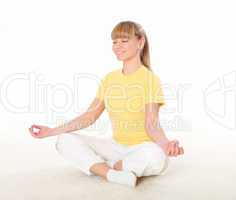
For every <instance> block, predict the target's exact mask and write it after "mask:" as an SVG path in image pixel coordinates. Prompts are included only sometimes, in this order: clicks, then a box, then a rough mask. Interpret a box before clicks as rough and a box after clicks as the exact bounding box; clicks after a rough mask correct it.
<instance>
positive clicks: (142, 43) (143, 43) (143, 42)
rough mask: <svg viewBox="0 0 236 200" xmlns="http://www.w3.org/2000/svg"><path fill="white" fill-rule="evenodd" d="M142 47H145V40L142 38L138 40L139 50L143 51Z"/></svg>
mask: <svg viewBox="0 0 236 200" xmlns="http://www.w3.org/2000/svg"><path fill="white" fill-rule="evenodd" d="M144 45H145V38H144V37H143V36H142V37H141V38H140V44H139V49H140V50H141V49H143V47H144Z"/></svg>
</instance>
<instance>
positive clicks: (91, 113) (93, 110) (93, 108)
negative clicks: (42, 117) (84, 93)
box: [52, 98, 105, 135]
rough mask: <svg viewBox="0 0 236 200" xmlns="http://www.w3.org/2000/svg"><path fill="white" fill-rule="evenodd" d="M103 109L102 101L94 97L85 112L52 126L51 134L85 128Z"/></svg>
mask: <svg viewBox="0 0 236 200" xmlns="http://www.w3.org/2000/svg"><path fill="white" fill-rule="evenodd" d="M104 109H105V106H104V101H101V100H99V99H98V98H95V99H94V100H93V101H92V103H91V104H90V106H89V108H88V109H87V111H86V112H84V113H83V114H82V115H80V116H78V117H76V118H75V119H73V120H71V121H70V122H68V123H66V124H63V125H61V126H59V127H55V128H53V131H52V134H55V135H57V134H60V133H68V132H72V131H76V130H80V129H83V128H87V127H88V126H90V125H92V124H93V123H94V122H95V121H96V120H97V119H98V118H99V116H100V115H101V114H102V112H103V111H104Z"/></svg>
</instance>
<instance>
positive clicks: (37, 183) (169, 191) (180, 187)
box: [0, 133, 236, 200]
mask: <svg viewBox="0 0 236 200" xmlns="http://www.w3.org/2000/svg"><path fill="white" fill-rule="evenodd" d="M178 138H180V140H181V143H184V144H185V145H184V147H185V155H184V156H182V157H177V158H171V163H170V166H169V168H168V170H167V171H166V174H164V175H162V176H152V177H145V178H142V179H141V181H140V182H139V183H138V185H137V187H136V188H135V189H132V188H128V187H125V186H122V185H117V184H113V183H108V182H106V181H104V180H103V179H101V178H100V177H97V176H92V177H88V176H86V175H84V174H82V173H81V172H80V171H79V170H78V169H77V168H76V166H73V165H71V164H70V163H68V162H66V161H65V160H63V158H61V157H60V156H59V155H58V154H57V152H56V150H55V148H54V142H55V139H56V138H47V139H43V140H42V139H41V140H37V139H34V138H27V139H26V140H15V141H13V140H9V139H6V138H5V139H2V140H0V145H1V146H0V149H1V151H0V159H1V166H0V169H1V171H0V199H1V200H38V199H43V200H80V199H83V200H87V199H91V200H93V199H102V200H106V199H112V200H121V199H129V200H131V199H135V200H138V199H145V200H148V199H150V200H153V199H155V200H156V199H162V200H171V199H179V200H185V199H186V200H193V199H196V200H203V199H206V200H209V199H214V200H235V199H236V191H235V180H236V179H235V178H236V161H235V155H236V150H235V149H236V148H235V139H236V136H234V135H227V137H222V136H221V135H216V134H215V138H214V140H213V139H212V136H211V135H204V134H202V135H201V136H200V135H199V134H193V133H183V134H181V135H179V136H178ZM217 138H218V139H217ZM223 138H224V139H223Z"/></svg>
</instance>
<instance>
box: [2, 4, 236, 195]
mask: <svg viewBox="0 0 236 200" xmlns="http://www.w3.org/2000/svg"><path fill="white" fill-rule="evenodd" d="M235 10H236V6H235V2H234V1H229V0H225V1H209V0H205V1H201V0H199V1H183V0H180V1H123V0H121V1H92V0H88V1H84V2H83V3H81V2H79V1H51V0H50V1H1V3H0V84H1V85H0V87H1V88H0V89H1V102H0V113H1V126H0V145H1V146H0V149H2V150H1V151H0V155H1V157H0V159H3V162H1V168H2V169H4V170H5V172H6V173H12V172H13V171H14V172H15V170H16V165H17V166H18V170H19V173H20V172H22V171H24V170H26V168H25V165H24V164H26V163H28V162H31V164H32V166H31V169H33V166H34V167H38V164H36V163H37V162H38V161H39V162H40V163H41V164H40V165H41V166H43V167H45V163H43V160H44V159H45V156H46V155H47V156H48V158H53V157H54V156H55V152H53V153H52V148H53V147H52V146H53V143H54V140H55V138H47V139H44V140H37V139H34V138H32V137H31V136H30V134H29V133H28V127H30V126H31V125H32V124H41V125H48V126H54V125H56V124H57V123H58V120H59V121H60V120H70V119H72V118H74V117H76V116H78V115H79V114H81V113H82V112H83V110H84V109H86V108H87V107H88V106H89V104H90V102H91V101H92V100H93V98H94V97H95V92H96V89H97V87H98V82H96V81H99V80H100V79H101V78H102V77H103V76H104V75H105V74H106V73H108V72H110V71H112V70H114V69H117V68H119V67H121V66H122V63H120V62H118V61H117V60H116V57H115V56H114V55H113V52H112V50H111V45H112V40H111V38H110V33H111V31H112V28H113V27H114V26H115V25H116V24H117V23H118V22H120V21H122V20H133V21H136V22H138V23H140V24H141V25H142V26H143V28H144V29H145V31H146V33H147V36H148V39H149V43H150V50H151V64H152V69H153V70H154V71H155V73H156V74H158V75H159V76H160V78H161V81H162V84H163V87H164V93H165V96H166V102H167V105H166V107H165V108H163V109H162V110H161V112H162V113H161V117H162V120H163V124H164V122H166V121H170V123H175V122H174V121H171V120H174V119H175V117H177V119H179V120H180V121H181V122H183V123H184V124H180V125H178V126H177V127H176V126H175V124H172V125H171V127H168V126H165V125H163V126H164V129H165V130H166V134H167V135H168V136H169V137H170V138H177V139H179V140H180V141H181V143H182V145H183V146H184V147H185V151H186V158H188V156H189V158H191V159H193V160H194V159H198V161H197V162H196V163H198V164H199V162H201V157H204V159H205V160H207V161H208V162H209V163H211V159H212V160H213V161H214V162H213V163H214V164H213V165H212V166H215V167H216V166H217V165H218V164H219V163H220V164H221V165H223V164H222V163H224V166H231V167H230V168H229V169H228V170H229V171H228V172H229V173H230V175H229V177H233V176H234V177H235V162H234V163H233V162H232V160H231V159H232V158H233V155H234V154H235V153H236V150H235V144H236V141H235V139H236V131H235V130H236V59H235V55H236V37H235V35H236V26H235V24H236V20H235V19H236V12H235ZM80 75H82V76H83V77H85V78H84V79H83V80H82V79H81V80H80V82H79V83H78V82H74V78H75V77H77V76H80ZM29 77H31V81H29V79H30V78H29ZM34 87H35V88H34ZM30 88H31V89H30ZM40 88H41V89H40ZM42 91H44V92H42ZM75 91H77V92H78V95H76V92H75ZM178 91H184V93H183V95H181V92H180V93H178ZM23 107H24V109H22V108H23ZM59 107H61V108H60V109H59ZM19 108H21V109H19ZM99 121H101V122H103V123H105V128H104V129H102V130H101V129H98V130H97V129H96V130H94V129H93V128H88V129H84V130H82V131H81V132H83V133H86V132H89V133H90V131H91V130H92V133H95V134H100V135H103V134H108V135H110V134H111V128H110V125H109V119H108V118H107V113H106V112H104V114H103V115H102V116H101V118H100V119H99ZM190 152H191V153H190ZM25 155H27V157H26V156H25ZM14 156H15V157H14ZM19 156H23V158H22V159H24V162H23V163H24V164H22V162H21V161H20V158H19ZM24 156H25V157H24ZM206 157H207V158H206ZM176 159H177V158H176ZM179 159H183V158H179ZM48 160H50V159H48ZM195 161H196V160H195ZM51 162H52V161H51ZM49 163H50V161H49ZM52 163H53V162H52ZM45 168H46V167H45ZM2 169H1V171H3V170H2ZM20 170H22V171H20ZM27 170H29V169H27ZM16 171H17V170H16ZM214 183H215V184H216V186H217V182H213V183H212V184H213V186H214ZM219 188H220V187H219ZM228 195H229V196H230V195H233V194H232V191H230V192H229V194H228ZM229 196H228V197H229Z"/></svg>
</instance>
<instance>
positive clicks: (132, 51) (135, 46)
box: [112, 37, 142, 61]
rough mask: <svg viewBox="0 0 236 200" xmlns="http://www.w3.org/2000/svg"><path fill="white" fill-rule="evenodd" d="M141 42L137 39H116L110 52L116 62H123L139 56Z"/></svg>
mask: <svg viewBox="0 0 236 200" xmlns="http://www.w3.org/2000/svg"><path fill="white" fill-rule="evenodd" d="M140 48H142V41H141V39H140V40H139V39H138V38H137V37H132V38H129V39H128V38H117V39H114V40H113V45H112V50H113V52H114V53H115V55H116V57H117V59H118V60H121V61H124V60H128V59H130V58H133V57H134V56H137V55H139V52H140V50H139V49H140Z"/></svg>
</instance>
